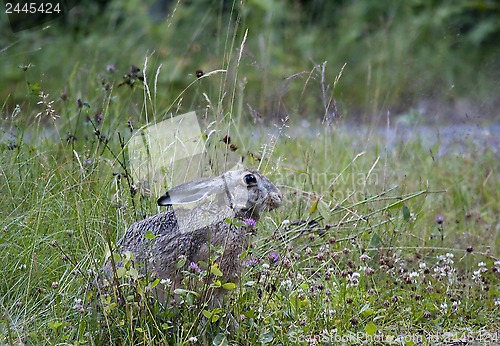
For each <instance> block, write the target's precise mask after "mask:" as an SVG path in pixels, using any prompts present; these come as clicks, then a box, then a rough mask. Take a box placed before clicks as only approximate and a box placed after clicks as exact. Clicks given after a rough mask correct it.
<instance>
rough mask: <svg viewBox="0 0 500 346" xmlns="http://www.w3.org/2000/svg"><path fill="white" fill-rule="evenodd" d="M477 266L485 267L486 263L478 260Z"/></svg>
mask: <svg viewBox="0 0 500 346" xmlns="http://www.w3.org/2000/svg"><path fill="white" fill-rule="evenodd" d="M477 266H478V267H486V263H484V262H479V263H478V264H477Z"/></svg>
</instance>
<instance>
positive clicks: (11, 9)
mask: <svg viewBox="0 0 500 346" xmlns="http://www.w3.org/2000/svg"><path fill="white" fill-rule="evenodd" d="M60 12H61V8H60V5H59V3H58V2H56V3H50V2H47V3H43V2H42V3H35V2H30V3H23V4H20V3H10V2H7V3H5V13H7V14H10V13H46V14H52V13H60Z"/></svg>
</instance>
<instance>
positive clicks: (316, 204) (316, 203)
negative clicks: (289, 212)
mask: <svg viewBox="0 0 500 346" xmlns="http://www.w3.org/2000/svg"><path fill="white" fill-rule="evenodd" d="M319 200H320V198H318V199H317V200H316V201H315V202H314V203H313V205H312V206H311V208H310V209H309V215H312V214H313V213H314V212H315V211H316V209H317V208H318V203H319Z"/></svg>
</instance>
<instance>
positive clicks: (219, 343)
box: [212, 333, 228, 346]
mask: <svg viewBox="0 0 500 346" xmlns="http://www.w3.org/2000/svg"><path fill="white" fill-rule="evenodd" d="M212 345H214V346H227V345H228V342H227V336H226V334H224V333H219V334H217V335H216V336H215V338H214V339H213V341H212Z"/></svg>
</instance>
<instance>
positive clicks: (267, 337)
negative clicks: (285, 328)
mask: <svg viewBox="0 0 500 346" xmlns="http://www.w3.org/2000/svg"><path fill="white" fill-rule="evenodd" d="M273 339H274V332H273V331H272V330H269V331H267V332H265V333H263V334H261V335H260V342H261V343H262V344H268V343H270V342H272V341H273Z"/></svg>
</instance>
